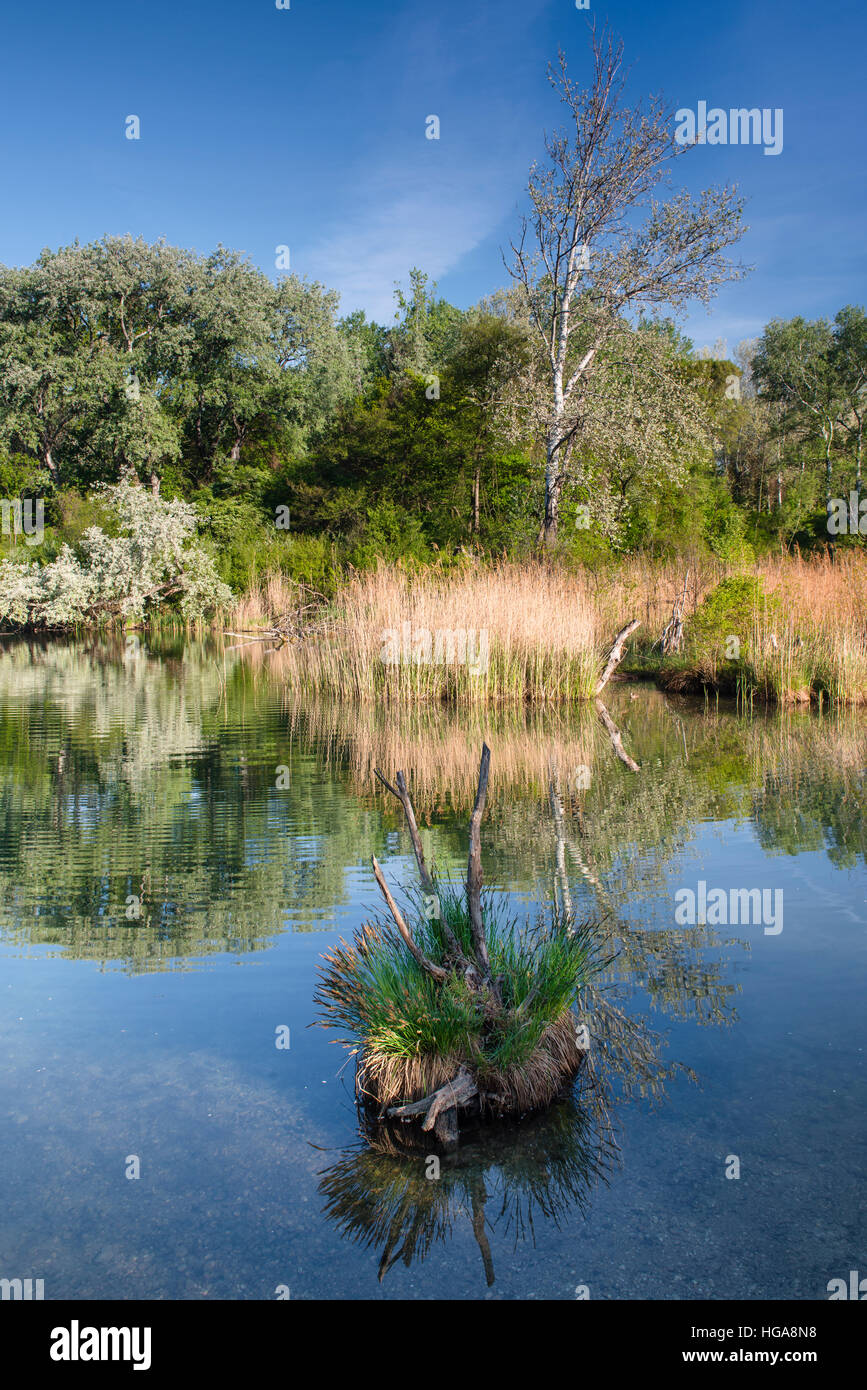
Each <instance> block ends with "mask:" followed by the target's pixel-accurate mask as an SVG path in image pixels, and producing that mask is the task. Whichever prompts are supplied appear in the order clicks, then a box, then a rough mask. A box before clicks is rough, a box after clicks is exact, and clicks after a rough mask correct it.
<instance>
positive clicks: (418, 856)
mask: <svg viewBox="0 0 867 1390" xmlns="http://www.w3.org/2000/svg"><path fill="white" fill-rule="evenodd" d="M373 770H374V773H375V774H376V776H377V777H378V778H379V780H380V782H381V783H382V785H383V786H384V787H385V788H386V789H387V790H388V791H390V792H391V793H392V795H393V796H396V797H397V799H398V801H399V802H400V804H401V806H402V807H403V811H404V815H405V816H406V824H407V828H408V829H409V838H410V839H411V840H412V847H413V850H414V851H415V862H416V863H417V864H418V872H419V877H420V879H421V886H422V888H423V889H424V891H425V892H426V893H434V892H435V891H436V890H435V888H434V885H433V879H432V878H431V876H430V874H429V872H428V867H427V864H426V863H425V857H424V849H423V848H422V843H421V836H420V835H419V833H418V825H417V824H416V819H415V811H414V810H413V809H412V802H411V801H410V799H409V792H408V791H407V787H406V778H405V777H404V775H403V773H402V772H399V773H398V774H397V786H396V787H393V786H392V785H391V783H390V782H388V781H386V779H385V778H384V777H383V775H382V773H381V772H380V770H379V768H378V767H377V768H374V769H373Z"/></svg>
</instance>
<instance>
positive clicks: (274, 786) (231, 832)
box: [0, 639, 867, 1021]
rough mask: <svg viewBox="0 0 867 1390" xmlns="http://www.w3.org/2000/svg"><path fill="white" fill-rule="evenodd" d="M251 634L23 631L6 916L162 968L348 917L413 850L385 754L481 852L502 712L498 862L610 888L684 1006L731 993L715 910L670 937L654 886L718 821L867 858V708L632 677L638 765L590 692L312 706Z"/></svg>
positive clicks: (15, 680) (617, 925) (88, 951)
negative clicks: (655, 685) (490, 753)
mask: <svg viewBox="0 0 867 1390" xmlns="http://www.w3.org/2000/svg"><path fill="white" fill-rule="evenodd" d="M253 652H254V653H258V655H251V654H250V652H249V650H245V651H243V652H227V651H225V650H223V649H221V647H220V646H219V644H217V643H211V644H203V643H191V642H184V641H183V640H180V639H177V640H168V641H167V640H161V641H157V640H153V641H149V642H148V643H147V644H144V643H143V644H142V645H141V647H140V649H139V651H138V655H136V656H134V657H133V658H132V659H130V652H129V648H127V646H126V645H125V644H124V643H123V642H122V641H121V640H120V639H118V640H115V641H111V640H102V639H100V640H98V641H97V640H93V641H89V642H87V643H82V644H72V643H63V642H41V643H39V642H21V641H10V642H6V643H5V644H3V646H2V649H0V903H2V906H0V936H2V938H3V939H5V940H7V941H15V942H18V943H19V945H20V946H21V947H22V948H24V947H26V946H28V945H30V944H40V945H46V946H49V947H51V948H54V949H56V950H60V951H62V952H63V953H64V954H66V955H68V956H71V957H75V958H90V959H96V960H99V961H102V962H106V963H108V962H117V963H118V964H120V965H121V966H122V967H123V968H126V969H128V970H133V971H140V970H163V969H176V968H178V967H179V966H180V965H183V964H184V962H188V961H190V960H191V959H192V958H195V957H203V956H208V955H213V954H214V953H226V952H229V953H236V952H239V951H250V950H257V949H262V948H265V947H267V946H268V945H269V944H271V943H272V942H273V941H274V939H275V937H276V936H277V935H278V934H279V933H280V932H282V931H284V930H286V929H287V928H289V929H292V930H310V929H315V928H317V927H321V926H327V925H329V923H331V922H332V921H334V920H335V911H336V909H338V908H339V907H340V906H341V905H346V904H349V903H351V902H352V901H353V899H355V898H357V896H358V891H359V884H360V883H362V882H366V879H365V877H364V876H365V873H366V870H365V869H364V867H363V866H364V865H365V864H366V863H367V862H369V856H370V854H371V852H372V851H373V852H376V853H377V855H378V856H379V857H382V855H384V854H385V855H389V854H393V853H394V852H400V853H407V852H408V850H409V845H408V843H407V842H406V840H405V834H404V829H403V825H402V820H401V815H400V811H399V808H395V806H394V805H391V804H389V799H388V797H387V796H386V795H385V794H383V793H382V792H381V790H379V789H378V788H377V786H376V784H375V782H374V779H373V772H372V770H373V767H374V766H375V765H379V766H382V767H386V768H392V769H394V768H396V767H398V766H401V767H405V768H407V769H408V770H409V771H410V775H411V780H412V784H413V788H414V795H415V800H416V804H417V806H418V807H419V808H420V814H421V815H422V834H423V837H424V839H425V842H426V852H427V854H428V857H429V858H430V859H432V860H434V861H435V862H436V863H437V864H438V866H439V868H440V871H441V872H446V873H447V872H449V870H450V869H451V868H455V869H459V868H460V867H462V862H463V858H464V855H465V843H464V837H465V829H464V822H465V816H466V810H467V807H468V805H469V804H470V803H471V800H472V795H473V789H474V776H475V762H476V759H477V755H478V754H477V750H478V746H479V743H480V741H481V739H482V737H486V738H487V739H488V741H489V743H491V745H492V747H493V748H494V765H493V781H492V796H491V798H490V802H491V806H490V813H489V816H488V817H487V818H486V825H487V830H486V872H487V875H488V880H489V882H492V883H494V884H498V885H500V886H503V887H506V888H509V889H510V890H511V891H513V892H516V893H519V894H522V895H525V896H527V897H530V898H533V899H536V900H538V897H539V896H540V894H541V895H544V894H545V893H552V894H558V895H559V896H560V897H561V899H563V895H564V894H567V895H569V901H573V902H574V905H575V908H576V911H579V912H582V913H583V912H584V911H587V912H588V913H589V912H593V913H596V912H599V911H603V912H604V914H605V915H606V916H607V918H608V919H609V920H610V921H611V922H612V924H613V930H615V932H616V935H617V937H618V940H619V943H620V947H621V962H622V964H621V970H622V972H624V973H627V974H628V973H629V972H631V971H634V970H635V969H641V970H643V971H644V974H645V975H646V977H647V978H648V980H650V981H651V983H652V988H653V990H654V991H655V992H656V993H657V994H658V996H659V998H660V1000H661V1001H665V1002H666V1004H667V1005H671V1006H672V1007H674V1009H675V1012H677V1011H678V1010H680V1009H681V1005H680V1004H678V1003H677V1000H681V1002H682V1001H683V999H685V998H688V999H689V1000H690V1001H691V1004H690V1008H691V1009H692V1010H693V1011H697V1012H699V1013H704V1015H706V1016H707V1018H708V1019H710V1018H713V1019H715V1020H717V1021H718V1020H720V1019H722V1018H723V1017H724V1016H725V1015H726V1014H727V1013H730V1012H731V1003H732V1000H731V989H730V988H729V987H728V986H727V985H726V983H725V981H724V980H723V979H722V977H721V976H720V975H719V972H718V971H717V970H716V968H714V967H709V966H707V965H706V964H703V963H702V959H701V955H702V952H703V950H704V948H705V946H706V945H707V938H706V937H704V936H703V935H702V934H701V932H700V931H696V932H695V933H690V932H683V933H679V934H677V937H676V939H675V937H674V934H672V933H670V932H669V933H666V935H667V936H668V937H669V938H670V940H669V941H668V942H667V943H665V942H660V941H655V942H654V941H650V940H649V939H648V938H646V937H645V939H644V940H643V941H639V933H638V931H637V930H636V929H637V928H638V927H640V926H641V925H642V923H640V922H637V921H636V920H635V917H634V913H633V908H634V904H635V903H636V902H642V903H643V902H646V901H647V899H648V896H649V895H651V894H652V893H654V892H657V893H660V892H663V891H666V889H665V886H666V883H667V881H668V877H669V875H670V873H671V871H672V867H673V866H677V865H678V864H679V863H680V862H681V860H682V857H683V852H684V846H685V845H686V843H687V842H688V840H689V838H690V837H691V835H692V834H693V833H694V830H695V827H696V826H697V825H699V824H700V823H701V822H706V821H715V822H721V821H731V822H733V823H739V822H742V823H747V824H752V826H753V827H754V829H755V834H756V837H757V839H758V842H759V844H760V845H761V846H762V848H763V849H764V850H765V851H766V853H767V854H770V855H774V854H786V855H791V854H798V853H801V852H802V851H812V850H821V851H823V852H824V853H825V854H826V855H827V856H828V858H829V860H830V861H831V862H832V863H833V864H834V865H836V866H837V867H840V868H849V867H851V866H853V865H855V864H858V863H863V862H864V861H865V858H867V831H865V827H864V819H863V817H862V815H861V806H862V804H863V796H864V768H865V764H867V733H865V729H864V727H863V725H862V724H859V723H858V722H857V719H856V718H855V717H854V716H852V717H847V716H842V717H840V718H834V719H831V718H823V719H820V718H817V717H816V716H815V715H811V714H806V715H789V716H785V715H780V716H776V717H766V716H762V717H757V718H755V719H751V718H739V717H738V716H737V715H736V714H735V713H734V712H733V711H729V712H720V711H713V710H710V709H708V708H706V707H704V706H702V705H701V704H698V705H695V704H690V703H689V702H686V701H681V702H673V701H672V700H671V699H669V698H667V697H664V696H662V695H661V694H660V693H659V692H656V691H653V690H645V689H642V690H641V691H640V693H639V694H638V698H630V694H635V692H629V691H620V692H615V693H614V694H613V695H612V697H611V701H610V703H611V708H612V712H613V714H614V716H615V718H616V720H617V723H618V726H619V728H620V730H621V732H622V734H623V739H624V743H625V745H626V748H627V749H628V750H629V752H630V753H631V754H632V755H634V756H635V757H636V758H637V760H638V761H639V763H640V765H641V771H640V773H637V774H634V773H630V772H628V771H627V770H626V769H625V768H624V766H623V765H622V764H621V763H620V762H619V761H618V760H617V759H616V758H615V757H614V754H613V752H612V748H611V744H610V742H609V738H608V735H607V733H606V731H605V729H604V728H603V727H602V726H601V725H600V723H599V720H598V719H597V717H596V713H595V711H593V710H592V709H591V710H581V709H578V710H559V711H558V710H545V711H543V712H536V713H534V712H532V711H529V712H528V711H525V710H524V709H514V710H505V711H470V712H464V713H462V714H461V715H460V716H458V715H456V714H454V713H450V712H448V711H443V710H441V709H439V708H437V709H416V710H409V711H403V712H401V713H396V712H394V711H385V710H382V709H381V708H378V707H377V708H372V709H368V710H364V711H361V712H360V711H359V710H358V709H357V708H352V709H340V708H335V707H334V706H331V705H327V704H318V705H317V704H313V705H311V704H309V703H303V702H300V701H298V700H296V699H294V698H293V696H292V693H291V691H289V690H287V688H286V686H285V683H284V680H283V673H281V669H280V665H279V656H280V654H279V652H278V653H276V654H274V655H273V657H272V659H270V660H269V659H268V657H267V656H266V655H264V654H263V653H262V652H261V651H260V649H258V648H254V649H253ZM281 770H282V771H281ZM421 808H423V814H422V812H421ZM645 925H646V924H645ZM645 967H646V968H645Z"/></svg>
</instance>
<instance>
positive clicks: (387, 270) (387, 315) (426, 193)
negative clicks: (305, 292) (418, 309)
mask: <svg viewBox="0 0 867 1390" xmlns="http://www.w3.org/2000/svg"><path fill="white" fill-rule="evenodd" d="M378 182H379V183H380V184H383V183H385V182H386V180H385V178H384V176H383V175H380V178H379V180H378ZM390 182H391V185H392V190H395V186H396V185H398V184H399V185H401V186H400V189H399V191H392V192H391V193H390V194H389V193H388V192H387V191H386V189H383V193H382V195H381V196H378V197H375V198H370V197H367V198H365V200H364V204H363V205H362V206H360V207H357V208H356V209H354V210H353V212H352V214H351V216H350V217H349V219H348V220H347V221H346V222H344V223H343V225H342V226H341V227H340V229H339V231H336V232H334V233H332V234H330V235H327V236H326V237H325V239H324V240H323V241H322V242H320V243H319V244H318V245H316V246H314V247H312V248H311V249H310V256H309V259H310V262H311V265H315V268H316V278H317V279H322V280H324V281H325V283H326V284H328V285H332V286H334V288H336V289H337V290H339V291H340V295H341V308H342V310H343V312H349V311H351V310H353V309H359V308H361V309H365V310H366V311H367V313H368V314H369V315H370V316H372V317H374V318H376V319H378V320H379V321H381V322H383V321H388V320H390V319H391V317H392V314H393V311H394V283H395V279H396V278H398V277H400V278H402V279H404V280H405V279H406V274H407V271H408V270H409V268H410V267H411V266H414V265H417V266H420V267H421V268H422V269H423V270H425V271H426V272H427V273H428V274H429V275H430V276H432V278H434V279H437V278H438V277H440V276H442V275H444V274H445V273H446V272H447V271H449V270H451V269H453V268H454V267H455V266H456V265H457V264H458V263H459V262H460V260H461V259H462V258H463V257H464V256H465V255H467V254H468V253H469V252H471V251H472V250H474V249H475V247H477V246H478V245H479V244H480V243H481V242H482V241H484V239H485V238H486V237H488V236H489V235H490V234H491V232H492V231H493V229H494V228H495V227H496V226H497V225H498V224H499V223H500V221H501V220H502V218H503V216H504V214H505V213H506V212H508V210H509V208H510V207H511V206H512V204H513V203H514V200H515V192H516V190H515V187H514V183H513V182H512V179H511V178H510V176H509V173H508V171H503V174H502V176H498V175H497V174H496V173H495V172H494V171H492V170H491V169H488V170H487V171H486V173H485V175H484V177H483V178H480V177H479V173H478V170H476V171H471V170H467V171H465V172H464V173H462V174H457V175H456V174H455V173H454V171H450V172H449V173H445V174H442V175H433V176H431V177H430V178H427V179H425V180H421V179H420V178H418V177H416V179H415V180H414V182H415V186H414V187H412V186H410V187H407V180H406V177H405V175H404V174H403V173H401V172H397V171H395V173H394V175H393V177H392V179H391V180H390Z"/></svg>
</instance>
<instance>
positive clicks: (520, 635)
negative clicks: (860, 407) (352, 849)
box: [231, 551, 867, 706]
mask: <svg viewBox="0 0 867 1390" xmlns="http://www.w3.org/2000/svg"><path fill="white" fill-rule="evenodd" d="M687 572H688V574H687ZM730 573H735V572H734V571H727V570H726V568H725V566H723V565H722V564H721V563H719V562H718V561H714V560H699V559H696V558H695V557H685V558H684V559H680V560H669V561H665V562H661V561H652V560H650V559H647V558H644V557H632V558H628V559H626V560H624V561H623V562H622V563H620V564H619V565H618V566H617V568H615V569H606V570H597V571H592V570H588V569H581V570H577V571H571V570H567V569H565V568H557V567H553V566H550V565H545V564H541V563H529V562H521V563H519V562H511V561H505V560H504V561H501V562H499V563H496V564H493V565H488V566H481V565H477V566H474V567H472V568H464V569H461V570H455V569H449V568H447V567H445V566H443V567H437V566H434V567H429V568H426V569H416V570H410V569H404V568H402V567H401V566H399V565H385V564H382V565H380V566H379V567H378V568H377V569H376V570H374V571H370V572H364V573H353V574H351V575H350V576H349V577H348V578H347V579H346V580H345V581H344V582H343V583H342V585H341V586H340V587H339V588H338V590H337V593H336V595H335V597H334V599H333V600H332V601H330V602H329V603H326V602H325V601H324V600H323V603H322V608H321V612H320V614H319V615H318V617H319V619H320V620H319V621H317V623H316V626H315V629H314V630H313V631H312V632H311V635H310V636H309V637H305V638H304V640H301V641H292V642H291V643H290V644H289V645H288V646H287V648H286V650H285V652H282V653H281V659H280V665H281V669H282V670H283V671H284V674H285V679H286V681H287V684H288V685H289V686H290V687H291V688H292V689H294V690H296V691H299V692H303V693H313V692H317V691H322V692H327V693H329V694H330V695H332V696H334V697H336V698H338V699H340V700H348V701H356V702H357V701H363V702H365V703H371V702H379V703H381V704H383V705H384V706H395V705H412V704H418V703H425V702H427V703H437V702H443V701H447V702H450V703H454V704H469V705H472V704H477V705H485V704H497V703H503V704H507V703H512V704H516V703H520V702H527V703H532V704H534V705H545V706H551V705H553V704H556V703H560V702H564V701H580V700H586V699H589V698H590V697H591V696H592V695H593V693H594V690H595V687H596V684H597V682H598V680H599V676H600V674H601V671H602V668H603V665H604V659H605V654H606V651H607V648H608V645H609V644H610V642H611V639H612V638H613V636H614V634H615V632H617V630H618V629H619V628H620V627H621V626H622V625H623V624H624V623H625V622H626V621H627V620H629V619H632V618H638V619H639V620H640V623H641V626H640V628H639V630H638V634H637V637H636V638H635V639H633V643H632V657H633V661H634V662H636V661H637V665H638V666H640V665H641V664H642V661H643V662H644V665H645V671H646V673H647V674H651V673H652V671H653V670H654V669H655V668H656V667H659V666H660V665H661V663H660V659H659V648H658V646H656V648H655V652H654V644H657V643H658V641H659V638H660V636H661V633H662V631H663V628H664V627H665V624H666V622H667V621H668V619H669V617H670V616H671V611H672V605H673V603H674V600H675V598H676V597H677V596H678V595H680V594H681V592H682V591H683V589H684V581H685V579H687V583H686V601H685V605H684V624H685V631H686V634H687V648H686V650H687V653H689V631H690V621H691V619H692V618H693V617H694V616H695V614H696V612H697V611H698V610H699V608H700V606H701V604H702V602H703V600H704V599H705V598H706V597H707V595H708V594H710V593H711V591H712V590H713V589H714V588H715V587H716V586H717V585H718V584H719V583H720V581H721V580H722V579H724V578H726V577H727V576H728V575H729V574H730ZM739 573H740V574H742V575H743V574H746V576H747V577H751V578H753V579H755V580H757V581H758V587H757V598H756V602H755V604H754V607H753V611H752V613H751V615H749V623H748V626H749V627H750V628H751V631H749V632H748V633H746V634H745V641H744V649H743V651H742V652H741V654H740V656H739V657H738V659H737V663H736V664H735V665H732V664H731V662H728V661H727V659H726V655H725V651H724V646H723V645H721V644H717V646H710V647H708V646H706V647H705V648H704V649H703V650H702V651H701V652H697V651H693V652H692V661H691V665H690V661H689V656H688V655H687V657H685V658H684V659H683V660H682V661H681V663H680V669H679V668H678V665H677V663H674V665H673V666H672V667H671V668H670V669H668V671H667V672H666V673H665V676H666V681H665V683H666V686H667V688H669V689H678V688H684V689H688V688H692V687H691V686H690V681H692V686H693V687H695V688H700V687H701V686H702V685H704V686H705V687H708V686H709V687H710V688H726V687H729V688H732V689H734V688H735V687H736V688H737V689H738V690H739V692H740V693H741V694H742V695H743V696H744V697H747V698H760V699H764V700H767V701H769V702H774V703H780V704H796V703H805V702H807V701H809V700H811V699H813V700H818V699H823V700H824V699H827V700H830V701H832V702H834V703H853V704H857V703H861V702H863V701H865V700H867V622H865V612H867V556H865V555H863V554H862V553H861V552H860V551H850V552H845V551H844V552H840V553H838V555H837V557H836V558H834V559H832V558H831V557H830V556H828V555H827V554H825V555H823V556H821V557H818V558H812V559H804V558H802V557H801V556H799V555H795V556H780V557H773V558H771V559H767V560H764V561H761V562H759V563H757V564H755V565H753V566H751V567H750V568H749V569H748V570H746V571H744V570H741V571H739ZM298 603H299V591H298V589H297V588H296V587H294V586H293V585H292V583H291V581H289V580H287V579H286V578H285V577H284V576H280V575H277V576H272V577H266V578H265V579H263V580H262V582H261V584H260V585H259V586H258V587H257V588H256V589H254V590H253V591H252V592H251V593H250V594H248V595H246V596H245V597H244V598H243V599H242V600H241V601H240V602H239V604H238V606H237V608H236V610H235V612H234V613H233V614H232V615H231V622H232V625H233V626H234V627H235V628H237V629H240V630H244V629H255V628H257V627H259V628H261V627H262V626H265V625H267V624H268V623H269V622H271V623H274V621H275V618H276V616H277V615H280V614H285V613H288V612H290V611H292V609H293V607H294V608H297V607H298ZM662 664H663V665H664V663H662ZM626 665H627V667H628V665H629V659H627V663H626ZM678 682H680V684H678ZM696 682H697V683H698V684H697V685H696Z"/></svg>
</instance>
